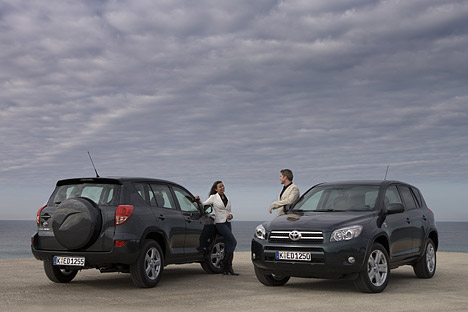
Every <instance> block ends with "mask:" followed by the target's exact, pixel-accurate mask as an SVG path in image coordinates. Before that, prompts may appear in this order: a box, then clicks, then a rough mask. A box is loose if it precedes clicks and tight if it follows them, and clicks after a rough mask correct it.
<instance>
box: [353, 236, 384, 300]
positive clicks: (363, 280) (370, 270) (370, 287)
mask: <svg viewBox="0 0 468 312" xmlns="http://www.w3.org/2000/svg"><path fill="white" fill-rule="evenodd" d="M389 277H390V267H389V260H388V253H387V250H385V248H384V247H383V246H382V245H380V244H378V243H376V244H374V245H373V246H372V249H371V251H370V253H369V255H368V257H367V262H366V264H365V265H364V268H363V270H362V271H361V272H360V273H359V276H358V278H357V279H356V280H354V285H355V286H356V287H357V288H358V289H359V290H360V291H362V292H366V293H379V292H381V291H383V290H384V289H385V288H386V287H387V284H388V279H389Z"/></svg>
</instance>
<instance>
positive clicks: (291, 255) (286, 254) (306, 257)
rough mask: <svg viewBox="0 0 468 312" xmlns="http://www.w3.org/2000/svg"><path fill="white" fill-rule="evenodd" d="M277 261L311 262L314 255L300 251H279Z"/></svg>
mask: <svg viewBox="0 0 468 312" xmlns="http://www.w3.org/2000/svg"><path fill="white" fill-rule="evenodd" d="M276 260H292V261H311V260H312V253H310V252H300V251H277V252H276Z"/></svg>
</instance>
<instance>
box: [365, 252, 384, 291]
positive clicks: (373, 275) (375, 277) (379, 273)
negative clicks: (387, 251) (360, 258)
mask: <svg viewBox="0 0 468 312" xmlns="http://www.w3.org/2000/svg"><path fill="white" fill-rule="evenodd" d="M367 274H368V276H369V281H370V282H371V283H372V284H373V285H374V286H376V287H380V286H382V285H383V284H384V283H385V281H386V280H387V274H388V264H387V259H386V258H385V255H384V253H383V252H382V251H380V250H378V249H376V250H374V251H373V252H372V253H371V255H370V256H369V260H368V262H367Z"/></svg>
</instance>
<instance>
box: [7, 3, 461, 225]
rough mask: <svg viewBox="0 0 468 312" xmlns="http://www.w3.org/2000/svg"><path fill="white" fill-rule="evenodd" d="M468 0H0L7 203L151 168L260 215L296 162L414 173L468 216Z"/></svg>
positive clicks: (238, 212) (433, 196) (305, 170)
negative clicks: (70, 181) (221, 192)
mask: <svg viewBox="0 0 468 312" xmlns="http://www.w3.org/2000/svg"><path fill="white" fill-rule="evenodd" d="M467 20H468V1H464V0H450V1H446V0H444V1H442V0H441V1H431V0H412V1H399V0H390V1H371V0H353V1H329V0H314V1H307V0H302V1H299V0H298V1H294V0H288V1H271V0H255V1H251V0H236V1H218V0H211V1H209V0H208V1H190V0H185V1H183V0H166V1H159V0H158V1H155V0H147V1H105V0H102V1H101V0H83V1H65V0H57V1H53V0H50V1H22V0H0V66H1V67H0V68H1V70H0V135H1V142H0V150H1V153H0V163H1V165H0V187H1V189H0V196H1V202H2V204H1V206H0V209H1V210H0V211H1V215H0V219H34V218H35V214H36V211H37V209H38V208H40V207H41V206H42V204H43V203H44V202H45V201H46V200H47V198H48V196H49V195H50V193H51V192H52V190H53V188H54V185H55V182H56V181H57V180H58V179H63V178H69V177H82V176H93V175H94V171H93V169H92V166H91V163H90V161H89V158H88V154H87V152H88V151H89V152H90V153H91V155H92V156H93V159H94V163H95V164H96V166H97V169H98V171H99V174H100V175H101V176H108V175H109V176H112V175H127V176H147V177H157V178H163V179H168V180H172V181H175V182H178V183H180V184H182V185H184V186H186V187H187V188H188V189H189V190H191V191H192V192H193V193H194V194H199V195H200V196H201V197H202V198H204V197H206V195H207V193H208V190H209V187H210V186H211V183H212V182H213V181H214V180H217V179H221V180H223V181H224V183H225V185H226V193H227V194H228V196H230V197H231V200H232V203H233V210H234V212H235V217H236V216H237V219H238V220H267V219H269V218H271V216H270V215H269V214H268V213H267V209H268V206H269V204H270V202H271V201H273V200H274V199H275V198H276V197H277V196H278V193H279V192H280V190H281V185H280V184H279V170H280V169H282V168H291V169H292V170H293V171H294V173H295V179H294V180H295V182H296V184H298V186H299V187H300V189H301V191H302V192H304V191H306V190H307V189H308V188H309V187H311V186H312V185H314V184H315V183H318V182H323V181H333V180H345V179H382V178H384V176H385V171H386V168H387V166H389V172H388V176H387V178H388V179H397V180H403V181H406V182H410V183H412V184H414V185H415V186H417V187H419V188H420V189H421V190H422V192H423V194H424V195H425V197H426V201H427V202H428V205H429V206H430V208H431V209H432V210H434V212H435V214H436V217H437V218H438V220H439V221H459V220H461V221H468V205H467V204H466V190H467V188H468V88H467V85H468V53H467V50H468V23H467Z"/></svg>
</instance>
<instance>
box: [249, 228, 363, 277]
mask: <svg viewBox="0 0 468 312" xmlns="http://www.w3.org/2000/svg"><path fill="white" fill-rule="evenodd" d="M367 244H368V240H367V239H366V238H364V237H359V238H357V239H355V240H353V241H347V242H333V243H324V244H317V245H309V244H308V245H304V244H285V243H269V242H268V241H265V240H260V239H257V238H254V239H253V240H252V245H251V252H252V254H251V256H252V263H253V264H254V265H255V266H256V267H257V268H259V269H262V270H264V271H266V272H269V273H273V274H276V275H281V276H295V277H316V278H347V277H349V278H354V277H355V276H356V275H357V273H359V272H360V271H361V270H362V268H363V265H364V261H365V258H366V252H367V247H368V246H367ZM276 251H307V252H311V253H312V261H307V262H304V261H289V260H276ZM350 257H352V258H354V262H353V263H351V262H350V261H349V259H350Z"/></svg>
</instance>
